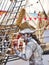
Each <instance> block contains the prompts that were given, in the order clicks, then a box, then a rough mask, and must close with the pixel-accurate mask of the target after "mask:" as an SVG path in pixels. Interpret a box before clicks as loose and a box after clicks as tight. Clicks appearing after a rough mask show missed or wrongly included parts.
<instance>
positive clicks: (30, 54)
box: [15, 29, 43, 65]
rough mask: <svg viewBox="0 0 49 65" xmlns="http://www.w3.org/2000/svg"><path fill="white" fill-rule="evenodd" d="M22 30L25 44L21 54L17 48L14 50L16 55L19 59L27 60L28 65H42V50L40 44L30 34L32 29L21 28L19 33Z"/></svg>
mask: <svg viewBox="0 0 49 65" xmlns="http://www.w3.org/2000/svg"><path fill="white" fill-rule="evenodd" d="M27 30H28V29H27ZM23 32H24V37H23V38H24V39H25V40H26V41H27V44H26V47H25V54H23V53H22V52H20V51H19V50H15V52H16V54H17V56H19V57H20V58H21V59H23V60H25V61H27V60H29V65H43V62H42V53H43V50H42V48H41V47H40V45H39V44H38V43H37V42H36V41H35V39H33V38H32V35H31V34H32V33H33V32H34V31H31V30H30V29H29V30H28V31H27V32H26V29H25V30H22V32H21V34H22V33H23ZM22 35H23V34H22Z"/></svg>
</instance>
